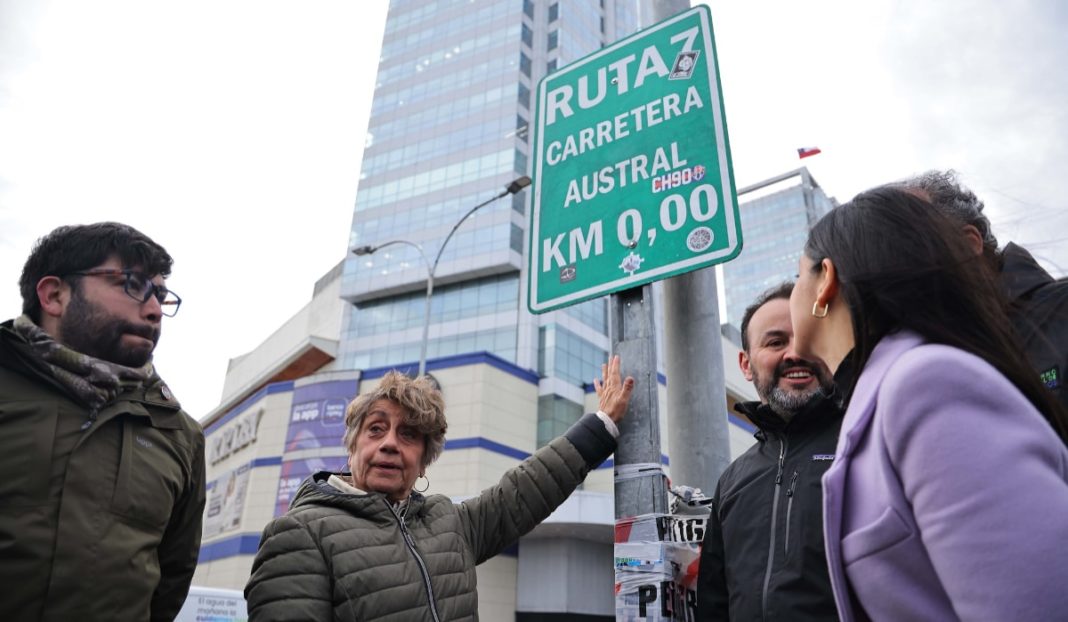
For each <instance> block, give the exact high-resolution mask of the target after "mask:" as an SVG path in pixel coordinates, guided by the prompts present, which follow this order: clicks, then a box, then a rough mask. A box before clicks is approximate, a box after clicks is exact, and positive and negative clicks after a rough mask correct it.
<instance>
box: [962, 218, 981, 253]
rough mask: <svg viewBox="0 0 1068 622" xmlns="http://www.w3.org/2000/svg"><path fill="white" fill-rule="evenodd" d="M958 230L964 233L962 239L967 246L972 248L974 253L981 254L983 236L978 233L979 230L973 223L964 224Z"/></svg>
mask: <svg viewBox="0 0 1068 622" xmlns="http://www.w3.org/2000/svg"><path fill="white" fill-rule="evenodd" d="M960 232H961V233H962V234H964V240H965V241H966V242H967V243H968V247H969V248H971V249H972V252H974V253H975V254H976V255H982V254H983V236H982V235H980V234H979V230H978V229H976V228H975V225H964V226H963V227H961V228H960Z"/></svg>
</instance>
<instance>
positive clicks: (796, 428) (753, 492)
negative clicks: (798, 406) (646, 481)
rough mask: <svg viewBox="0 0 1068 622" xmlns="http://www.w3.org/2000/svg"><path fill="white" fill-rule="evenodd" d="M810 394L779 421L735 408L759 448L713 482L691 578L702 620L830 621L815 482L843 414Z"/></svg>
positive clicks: (751, 408)
mask: <svg viewBox="0 0 1068 622" xmlns="http://www.w3.org/2000/svg"><path fill="white" fill-rule="evenodd" d="M835 398H837V396H834V398H822V397H821V398H818V399H816V400H815V401H814V402H813V403H811V404H809V405H808V406H807V407H805V408H804V409H803V410H802V411H801V412H799V413H797V414H796V415H795V416H794V418H793V419H792V420H791V421H790V423H789V424H787V423H786V422H785V421H783V420H782V419H781V418H780V417H779V416H778V415H776V414H775V413H774V412H772V410H771V409H770V408H769V407H768V406H766V405H762V404H760V403H759V402H747V403H744V404H738V405H737V406H736V407H735V408H736V410H738V411H739V412H741V413H742V414H744V415H746V416H747V417H748V418H749V419H750V421H752V422H753V423H755V424H756V425H757V427H758V428H759V430H758V431H757V433H756V438H757V444H756V445H754V446H753V447H751V448H750V449H749V450H748V451H747V452H745V453H744V454H742V455H741V456H739V457H738V459H737V460H735V461H734V462H733V463H731V465H730V466H729V467H728V468H727V470H726V471H725V472H724V473H723V476H722V477H721V478H720V480H719V485H718V486H717V487H716V494H715V500H714V502H713V505H712V514H711V516H710V517H709V521H708V529H707V530H706V532H705V540H704V545H703V547H702V552H701V562H700V571H699V574H698V576H697V613H698V619H700V620H789V621H790V622H804V621H806V620H836V619H837V617H838V616H837V612H836V610H835V605H834V597H833V595H832V593H831V581H830V578H829V576H828V572H827V561H826V555H825V553H824V549H823V518H822V516H823V493H822V488H821V482H820V478H822V477H823V473H824V472H825V471H826V470H827V468H828V467H830V465H831V462H832V461H833V459H834V450H835V446H836V444H837V442H838V430H839V428H840V427H841V425H842V414H843V411H842V409H841V408H840V407H839V405H838V401H837V399H835Z"/></svg>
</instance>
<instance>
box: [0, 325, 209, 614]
mask: <svg viewBox="0 0 1068 622" xmlns="http://www.w3.org/2000/svg"><path fill="white" fill-rule="evenodd" d="M10 325H11V323H10V322H7V323H5V324H4V325H3V326H0V620H3V621H4V622H16V621H22V620H64V621H67V620H79V621H81V620H108V621H114V620H123V621H126V620H130V621H134V620H138V621H139V620H173V619H174V616H175V615H177V613H178V610H179V609H180V608H181V606H182V603H183V602H184V601H185V596H186V593H187V591H188V589H189V582H190V580H191V579H192V577H193V570H194V569H195V568H196V564H197V555H198V553H199V546H200V524H201V516H202V513H203V511H204V434H203V432H202V431H201V429H200V425H199V424H198V423H197V422H196V421H195V420H193V418H191V417H190V416H189V415H187V414H186V413H185V412H183V411H182V410H181V409H180V407H179V405H178V402H177V401H176V400H175V399H174V398H173V396H171V395H170V392H169V390H167V389H166V387H165V385H164V384H163V382H162V381H160V380H159V379H158V377H157V378H156V380H155V382H154V383H153V384H151V385H150V386H148V387H146V388H145V389H143V390H138V391H137V392H131V393H125V394H122V395H120V396H119V397H118V398H117V399H116V400H114V401H113V402H112V403H110V404H108V405H107V406H105V407H104V408H102V409H101V410H100V412H99V414H98V416H97V420H96V422H95V423H93V424H92V425H91V426H89V427H88V428H87V429H84V430H83V429H82V427H83V424H85V423H86V421H87V416H88V410H89V409H88V407H87V406H85V405H83V404H81V403H80V402H78V401H76V400H75V399H74V398H73V397H71V396H70V395H69V394H68V393H67V392H66V390H65V389H63V388H62V387H61V386H60V385H59V384H57V383H56V382H55V381H54V380H53V379H52V377H51V375H50V374H49V373H48V372H47V371H46V370H45V369H41V368H38V367H37V363H36V359H34V358H33V357H32V356H30V355H29V354H28V346H27V345H26V343H25V341H23V340H22V338H21V337H19V336H18V335H17V334H15V332H14V331H13V330H11V328H10Z"/></svg>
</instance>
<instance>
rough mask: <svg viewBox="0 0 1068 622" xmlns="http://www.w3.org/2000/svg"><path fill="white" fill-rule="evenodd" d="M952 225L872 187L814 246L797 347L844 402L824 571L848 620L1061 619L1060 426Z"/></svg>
mask: <svg viewBox="0 0 1068 622" xmlns="http://www.w3.org/2000/svg"><path fill="white" fill-rule="evenodd" d="M1000 296H1001V292H1000V291H999V289H998V287H997V285H996V283H995V281H994V280H993V278H992V275H991V274H990V271H989V270H986V269H985V268H984V267H983V266H982V264H981V263H980V262H977V261H976V260H975V255H974V253H973V251H972V249H971V248H970V247H969V246H968V244H967V242H966V238H965V237H964V236H961V235H960V232H959V225H958V224H957V223H955V222H953V221H952V220H950V219H948V218H946V217H945V216H943V215H942V214H941V213H940V212H938V211H936V210H934V209H932V207H931V206H930V205H929V204H928V203H927V202H926V201H924V200H923V199H921V198H919V197H918V196H916V194H915V193H911V192H908V191H904V190H901V189H897V188H886V187H884V188H878V189H875V190H871V191H868V192H865V193H862V194H860V195H858V196H857V197H856V198H854V199H853V200H852V201H851V202H849V203H847V204H845V205H842V206H839V207H836V208H835V209H833V210H831V211H830V212H829V213H828V214H827V215H826V216H824V217H823V218H822V219H821V220H820V221H819V222H818V223H817V224H816V225H815V227H813V229H812V230H811V231H810V233H809V238H808V242H807V244H806V246H805V250H804V253H803V255H802V257H801V262H800V277H799V279H798V282H797V284H796V286H795V287H794V292H793V294H792V296H791V300H790V303H791V317H792V320H793V326H794V340H795V348H796V350H797V352H798V355H799V356H806V357H817V358H820V359H822V360H823V361H825V362H826V363H827V365H828V367H829V368H830V369H831V370H832V371H834V373H835V381H836V383H837V386H838V388H839V390H842V391H843V393H844V395H845V396H846V398H847V400H848V401H847V403H848V406H847V409H846V414H845V418H844V420H843V422H842V429H841V433H840V436H839V441H838V447H837V450H836V456H835V461H834V464H833V465H832V466H831V468H830V469H829V470H828V471H827V473H826V475H824V477H823V498H824V525H825V539H826V548H827V558H828V564H829V570H830V576H831V585H832V588H833V590H834V595H835V600H836V603H837V608H838V612H839V614H840V616H841V618H842V620H844V621H845V622H851V621H852V620H865V619H871V620H958V619H959V620H1014V621H1017V622H1023V621H1030V620H1036V621H1037V620H1050V619H1055V618H1058V617H1061V616H1062V615H1063V613H1064V612H1065V611H1068V590H1066V589H1065V587H1064V584H1065V579H1066V578H1068V564H1066V562H1065V561H1064V551H1066V550H1068V520H1065V517H1066V516H1068V449H1066V448H1065V445H1064V443H1063V442H1062V439H1060V438H1058V434H1057V431H1055V430H1054V428H1053V427H1052V426H1051V425H1050V422H1051V421H1052V422H1054V424H1055V425H1057V426H1058V431H1060V432H1061V433H1063V429H1064V428H1063V424H1064V421H1065V418H1064V413H1063V411H1061V409H1060V406H1059V404H1058V403H1057V402H1056V401H1055V400H1054V399H1053V397H1052V395H1050V393H1049V392H1048V391H1047V390H1046V389H1045V387H1044V386H1042V384H1041V383H1040V381H1039V378H1038V376H1037V375H1036V374H1035V373H1034V371H1033V370H1032V369H1031V368H1030V366H1029V365H1028V362H1027V359H1026V356H1025V355H1024V353H1023V352H1022V351H1020V350H1019V349H1018V347H1017V342H1016V337H1015V335H1013V332H1012V327H1011V325H1010V323H1009V320H1008V317H1007V316H1006V314H1005V304H1004V302H1003V300H1002V299H1001V297H1000Z"/></svg>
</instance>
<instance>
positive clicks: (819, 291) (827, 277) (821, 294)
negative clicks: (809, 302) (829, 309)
mask: <svg viewBox="0 0 1068 622" xmlns="http://www.w3.org/2000/svg"><path fill="white" fill-rule="evenodd" d="M836 296H838V269H837V268H835V267H834V262H833V261H831V259H830V258H829V257H824V258H823V260H821V261H820V276H819V284H818V286H817V288H816V303H817V304H818V305H819V306H821V307H825V306H827V305H829V304H830V303H831V301H832V300H834V299H835V297H836Z"/></svg>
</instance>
